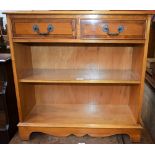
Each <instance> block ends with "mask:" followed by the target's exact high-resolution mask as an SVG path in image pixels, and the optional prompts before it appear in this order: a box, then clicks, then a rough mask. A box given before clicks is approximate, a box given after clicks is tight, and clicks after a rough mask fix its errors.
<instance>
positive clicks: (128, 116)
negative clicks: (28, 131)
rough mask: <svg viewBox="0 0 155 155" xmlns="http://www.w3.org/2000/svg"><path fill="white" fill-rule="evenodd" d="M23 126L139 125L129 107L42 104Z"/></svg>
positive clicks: (89, 126)
mask: <svg viewBox="0 0 155 155" xmlns="http://www.w3.org/2000/svg"><path fill="white" fill-rule="evenodd" d="M22 125H23V126H38V127H79V128H80V127H81V128H132V127H134V128H135V127H136V126H137V123H136V121H135V119H134V117H133V115H132V112H131V111H130V107H129V106H128V105H123V104H122V105H119V104H117V105H99V104H98V105H96V104H89V105H88V104H76V105H75V104H74V105H73V104H41V105H39V104H38V105H37V104H36V105H35V106H34V108H33V109H32V111H31V112H30V113H29V115H28V116H27V117H26V119H25V121H24V122H22Z"/></svg>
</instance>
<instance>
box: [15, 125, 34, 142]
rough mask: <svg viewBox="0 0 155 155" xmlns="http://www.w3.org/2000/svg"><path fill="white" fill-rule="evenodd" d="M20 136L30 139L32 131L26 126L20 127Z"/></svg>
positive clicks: (23, 138)
mask: <svg viewBox="0 0 155 155" xmlns="http://www.w3.org/2000/svg"><path fill="white" fill-rule="evenodd" d="M18 131H19V136H20V138H21V139H22V140H29V138H30V134H31V132H30V131H29V130H28V129H27V128H25V127H18Z"/></svg>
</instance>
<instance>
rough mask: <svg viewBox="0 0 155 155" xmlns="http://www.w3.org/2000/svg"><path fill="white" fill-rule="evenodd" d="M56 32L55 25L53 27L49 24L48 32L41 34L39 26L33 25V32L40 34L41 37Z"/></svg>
mask: <svg viewBox="0 0 155 155" xmlns="http://www.w3.org/2000/svg"><path fill="white" fill-rule="evenodd" d="M53 30H54V26H53V25H51V24H49V25H48V26H47V32H42V33H41V32H40V30H39V26H38V25H33V31H34V32H37V34H39V35H48V34H49V33H50V32H52V31H53Z"/></svg>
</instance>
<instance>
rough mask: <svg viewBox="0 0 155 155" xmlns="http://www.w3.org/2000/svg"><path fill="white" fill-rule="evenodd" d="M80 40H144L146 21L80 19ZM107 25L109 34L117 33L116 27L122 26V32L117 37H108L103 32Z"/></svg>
mask: <svg viewBox="0 0 155 155" xmlns="http://www.w3.org/2000/svg"><path fill="white" fill-rule="evenodd" d="M80 24H81V38H82V39H90V38H91V39H145V26H146V21H145V20H144V21H136V22H135V21H133V20H131V21H129V20H128V21H126V20H123V19H122V20H116V19H113V20H105V19H81V21H80ZM104 25H107V26H108V28H109V31H110V33H118V27H119V26H123V28H124V30H123V32H121V33H119V34H118V35H108V34H107V33H106V32H104V31H103V26H104Z"/></svg>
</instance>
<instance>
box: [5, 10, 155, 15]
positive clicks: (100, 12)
mask: <svg viewBox="0 0 155 155" xmlns="http://www.w3.org/2000/svg"><path fill="white" fill-rule="evenodd" d="M3 13H4V14H70V15H72V14H118V15H123V14H129V15H130V14H131V15H132V14H137V15H138V14H142V15H145V14H150V15H151V14H155V10H46V11H38V10H32V11H5V12H3Z"/></svg>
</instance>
